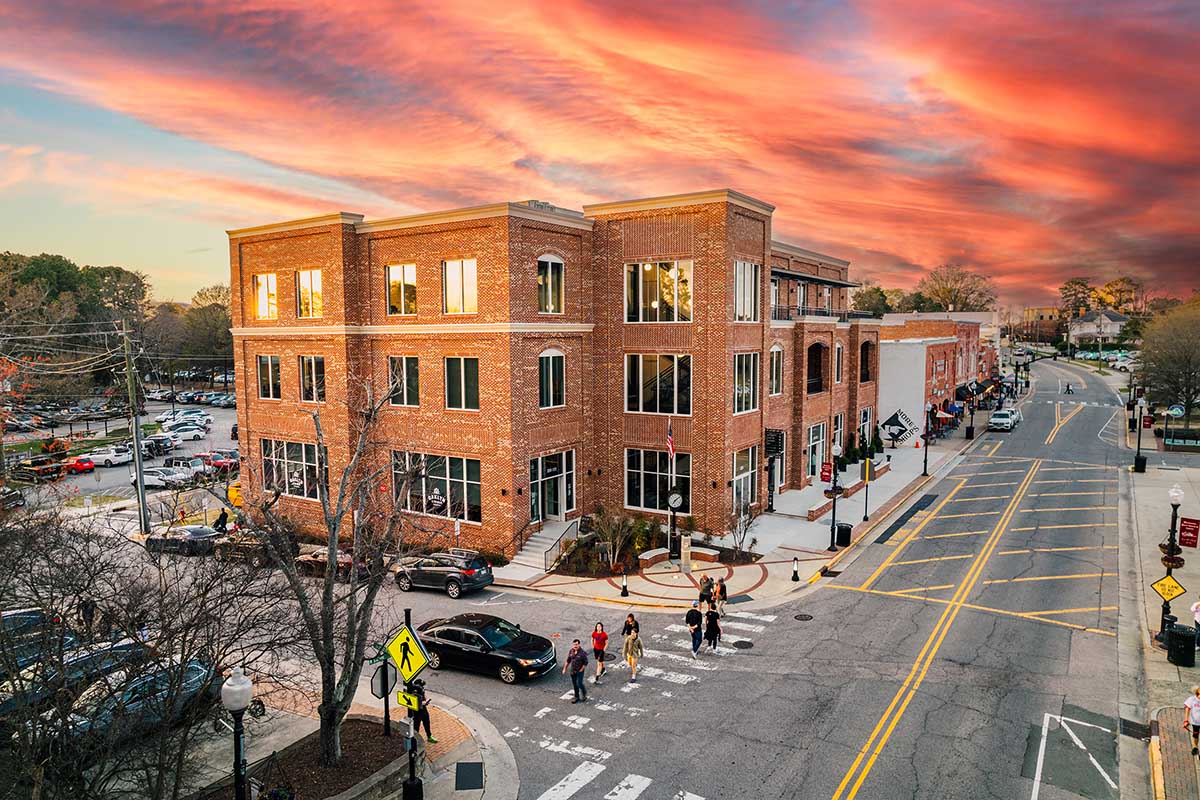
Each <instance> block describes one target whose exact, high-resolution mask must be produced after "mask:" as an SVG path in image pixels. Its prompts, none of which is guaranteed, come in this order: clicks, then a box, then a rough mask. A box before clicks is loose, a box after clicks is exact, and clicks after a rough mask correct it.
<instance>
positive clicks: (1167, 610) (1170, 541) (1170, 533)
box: [1158, 483, 1183, 644]
mask: <svg viewBox="0 0 1200 800" xmlns="http://www.w3.org/2000/svg"><path fill="white" fill-rule="evenodd" d="M1167 496H1168V497H1169V498H1171V527H1170V528H1169V529H1168V530H1167V552H1166V555H1164V556H1163V566H1165V567H1166V568H1167V577H1168V578H1169V577H1171V569H1172V565H1173V564H1179V565H1180V566H1182V565H1183V559H1181V558H1180V559H1179V560H1178V561H1176V560H1175V559H1177V558H1178V556H1179V553H1180V552H1182V550H1181V549H1180V547H1179V546H1178V545H1177V544H1176V543H1175V534H1176V532H1177V525H1178V523H1179V505H1180V504H1181V503H1182V502H1183V489H1181V488H1179V484H1178V483H1177V484H1175V485H1174V486H1172V487H1171V488H1170V489H1168V490H1167ZM1170 616H1171V601H1169V600H1164V601H1163V604H1162V619H1161V620H1159V625H1158V636H1159V640H1160V641H1162V642H1163V643H1164V644H1165V643H1166V641H1167V618H1168V617H1170Z"/></svg>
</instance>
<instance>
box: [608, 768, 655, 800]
mask: <svg viewBox="0 0 1200 800" xmlns="http://www.w3.org/2000/svg"><path fill="white" fill-rule="evenodd" d="M649 785H650V779H649V778H647V777H644V776H642V775H632V774H630V775H626V776H625V777H624V778H622V779H621V782H620V783H618V784H617V785H616V786H614V787H613V788H612V791H610V792H609V793H608V794H606V795H604V800H637V798H638V797H639V796H640V795H641V793H642V792H644V791H646V787H648V786H649Z"/></svg>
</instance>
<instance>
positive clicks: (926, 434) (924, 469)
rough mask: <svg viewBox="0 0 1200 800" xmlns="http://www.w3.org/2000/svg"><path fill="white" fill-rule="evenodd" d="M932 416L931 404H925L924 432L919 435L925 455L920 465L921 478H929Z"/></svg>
mask: <svg viewBox="0 0 1200 800" xmlns="http://www.w3.org/2000/svg"><path fill="white" fill-rule="evenodd" d="M932 414H933V404H932V403H926V404H925V432H924V433H922V434H921V438H922V439H924V440H925V455H924V459H925V460H924V463H923V464H922V465H921V475H922V477H929V418H930V416H931V415H932Z"/></svg>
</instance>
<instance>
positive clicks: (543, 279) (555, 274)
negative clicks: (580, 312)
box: [537, 255, 564, 314]
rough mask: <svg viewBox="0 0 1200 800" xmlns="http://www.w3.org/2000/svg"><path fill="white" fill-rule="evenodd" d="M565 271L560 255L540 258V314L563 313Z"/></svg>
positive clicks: (538, 270) (538, 266)
mask: <svg viewBox="0 0 1200 800" xmlns="http://www.w3.org/2000/svg"><path fill="white" fill-rule="evenodd" d="M563 271H564V266H563V262H562V259H561V258H559V257H558V256H551V255H546V256H542V257H541V258H539V259H538V262H537V282H538V313H539V314H561V313H563Z"/></svg>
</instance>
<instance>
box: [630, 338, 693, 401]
mask: <svg viewBox="0 0 1200 800" xmlns="http://www.w3.org/2000/svg"><path fill="white" fill-rule="evenodd" d="M625 410H626V411H640V412H643V413H646V414H678V415H680V416H687V415H689V414H691V413H692V357H691V356H682V355H663V354H661V353H660V354H647V353H629V354H627V355H626V356H625Z"/></svg>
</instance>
